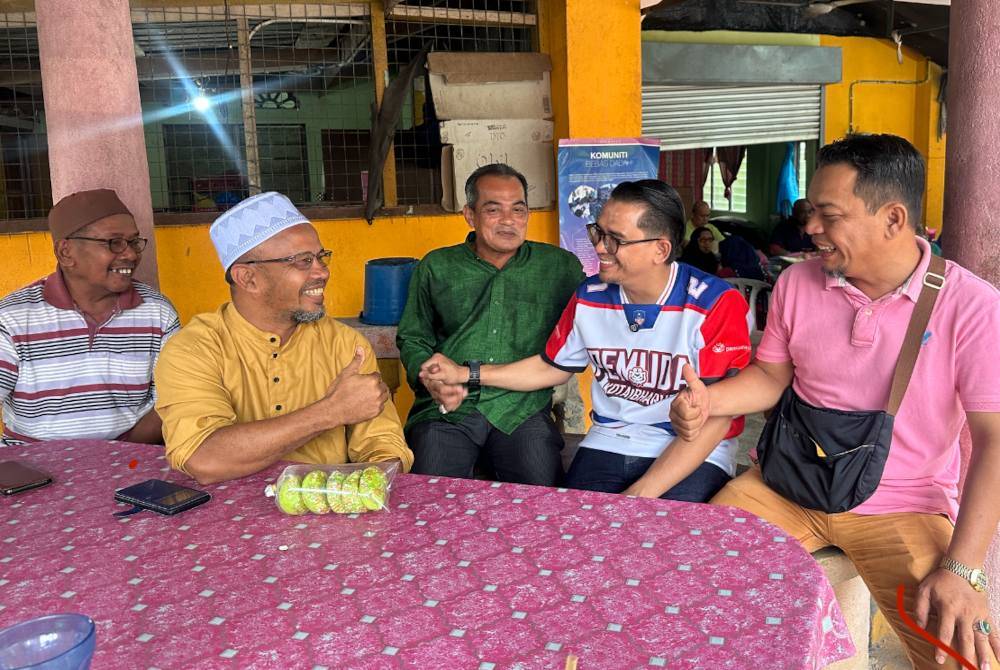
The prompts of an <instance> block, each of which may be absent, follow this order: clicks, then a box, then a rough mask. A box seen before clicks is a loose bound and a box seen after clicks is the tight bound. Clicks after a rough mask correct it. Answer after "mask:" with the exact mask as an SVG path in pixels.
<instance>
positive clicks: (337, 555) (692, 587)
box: [0, 441, 854, 670]
mask: <svg viewBox="0 0 1000 670" xmlns="http://www.w3.org/2000/svg"><path fill="white" fill-rule="evenodd" d="M11 459H16V460H21V461H25V462H29V463H32V464H34V465H35V466H37V467H40V468H43V469H46V470H48V471H49V472H51V473H52V474H53V475H54V478H55V483H54V484H52V485H50V486H47V487H45V488H41V489H37V490H34V491H30V492H26V493H22V494H18V495H16V496H13V497H10V498H5V499H3V500H0V627H3V626H7V625H11V624H13V623H16V622H19V621H23V620H26V619H29V618H32V617H35V616H39V615H42V614H47V613H54V612H82V613H85V614H88V615H90V616H91V617H93V619H94V620H95V622H96V623H97V629H98V631H97V652H96V654H95V656H94V665H93V667H94V668H96V669H98V670H99V669H101V668H117V667H129V668H140V667H142V668H145V667H157V668H182V667H184V668H186V667H233V668H247V667H258V668H267V667H288V668H315V667H327V668H372V669H374V668H403V667H408V668H431V669H434V668H472V669H476V668H481V669H484V670H488V669H490V668H494V669H497V670H499V669H500V668H515V667H516V668H563V667H564V664H565V660H566V657H567V655H568V654H574V655H576V656H577V657H579V659H580V660H579V667H580V668H584V669H598V668H600V669H604V668H646V667H653V668H656V667H670V668H713V669H714V668H760V669H763V668H767V669H768V670H772V669H775V668H820V667H823V666H824V665H826V664H827V663H830V662H832V661H835V660H838V659H841V658H845V657H848V656H850V655H852V654H853V653H854V650H853V645H852V643H851V641H850V637H849V635H848V632H847V629H846V626H845V625H844V622H843V620H842V618H841V615H840V611H839V609H838V607H837V603H836V600H835V598H834V595H833V590H832V589H831V587H830V585H829V583H828V582H827V580H826V578H825V576H824V575H823V572H822V570H821V569H820V568H819V566H818V565H817V564H816V563H815V562H814V561H813V560H812V558H811V557H810V556H809V555H808V554H807V553H805V552H804V551H803V550H802V548H801V547H800V546H799V545H798V544H797V543H796V542H795V541H794V540H792V539H791V538H788V537H786V536H785V535H784V533H782V532H781V531H779V530H778V529H776V528H775V527H773V526H771V525H768V524H766V523H764V522H762V521H761V520H760V519H757V518H756V517H753V516H750V515H747V514H745V513H743V512H741V511H740V510H737V509H733V508H722V507H712V506H708V505H692V504H687V503H675V502H669V501H662V500H645V499H635V498H628V497H624V496H618V495H609V494H603V493H592V492H584V491H574V490H566V489H551V488H544V487H535V486H522V485H515V484H499V483H491V482H484V481H469V480H458V479H448V478H444V477H442V478H429V477H422V476H417V475H402V476H400V477H398V478H397V479H396V480H395V484H394V488H393V490H392V496H391V500H390V510H389V511H386V512H377V513H369V514H361V515H351V516H341V515H336V514H329V515H324V516H312V515H310V516H299V517H289V516H285V515H283V514H281V513H280V512H279V511H278V510H277V508H276V507H275V504H274V500H273V499H269V498H265V497H264V495H263V491H264V488H265V485H266V484H267V483H268V482H272V481H274V480H275V479H276V478H277V475H278V474H279V473H280V472H281V469H282V466H280V465H276V466H274V467H272V468H270V469H268V470H266V471H265V472H262V473H259V474H257V475H254V476H251V477H247V478H245V479H241V480H238V481H234V482H229V483H226V484H221V485H213V486H206V487H201V488H204V489H205V490H207V491H208V492H210V493H211V494H212V500H211V501H210V502H209V503H207V504H205V505H202V506H200V507H196V508H194V509H191V510H188V511H186V512H183V513H181V514H179V515H177V516H173V517H167V516H160V515H157V514H155V513H153V512H142V513H140V514H137V515H134V516H129V517H123V518H116V517H114V516H113V513H115V512H118V511H122V510H123V509H124V506H119V505H117V504H116V503H115V502H114V501H113V493H114V490H115V489H116V488H121V487H124V486H127V485H130V484H133V483H137V482H140V481H143V480H145V479H148V478H150V477H159V478H163V479H168V480H170V481H176V482H178V483H183V484H186V485H189V486H196V487H197V485H196V484H195V483H194V482H193V481H192V480H190V479H188V478H187V477H185V476H183V475H181V474H179V473H176V472H170V471H169V470H168V469H167V468H166V463H165V461H164V460H163V453H162V449H157V448H154V447H149V446H145V445H135V444H126V443H109V442H97V441H74V442H53V443H48V444H38V445H29V446H24V447H7V448H0V460H11ZM130 465H131V466H133V467H130Z"/></svg>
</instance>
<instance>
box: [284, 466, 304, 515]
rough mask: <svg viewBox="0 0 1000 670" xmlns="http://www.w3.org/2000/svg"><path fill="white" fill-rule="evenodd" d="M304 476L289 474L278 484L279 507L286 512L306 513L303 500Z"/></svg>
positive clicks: (293, 513)
mask: <svg viewBox="0 0 1000 670" xmlns="http://www.w3.org/2000/svg"><path fill="white" fill-rule="evenodd" d="M301 488H302V478H301V477H299V476H298V475H287V476H286V477H284V478H283V479H282V480H281V484H279V485H278V507H279V508H281V511H282V512H284V513H285V514H291V515H292V516H299V515H300V514H305V513H306V506H305V504H304V503H303V502H302V491H301V490H300V489H301Z"/></svg>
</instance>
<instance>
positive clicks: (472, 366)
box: [465, 361, 479, 391]
mask: <svg viewBox="0 0 1000 670" xmlns="http://www.w3.org/2000/svg"><path fill="white" fill-rule="evenodd" d="M465 364H466V365H467V366H468V368H469V381H467V382H466V383H465V385H466V386H468V387H469V390H470V391H474V390H476V389H478V388H479V361H465Z"/></svg>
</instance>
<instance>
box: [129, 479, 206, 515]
mask: <svg viewBox="0 0 1000 670" xmlns="http://www.w3.org/2000/svg"><path fill="white" fill-rule="evenodd" d="M211 498H212V496H210V495H209V494H207V493H205V492H204V491H199V490H197V489H192V488H188V487H187V486H181V485H180V484H174V483H172V482H165V481H163V480H162V479H147V480H146V481H144V482H142V483H139V484H134V485H133V486H129V487H126V488H123V489H119V490H117V491H115V500H117V501H118V502H123V503H128V504H130V505H134V506H136V507H140V508H142V509H149V510H153V511H154V512H159V513H160V514H177V513H178V512H183V511H184V510H187V509H191V508H192V507H196V506H198V505H200V504H202V503H206V502H208V501H209V500H211Z"/></svg>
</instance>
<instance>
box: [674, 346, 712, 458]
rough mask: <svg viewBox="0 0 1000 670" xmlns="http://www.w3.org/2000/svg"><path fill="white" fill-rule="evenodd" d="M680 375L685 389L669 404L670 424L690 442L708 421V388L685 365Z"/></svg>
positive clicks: (692, 370) (691, 368)
mask: <svg viewBox="0 0 1000 670" xmlns="http://www.w3.org/2000/svg"><path fill="white" fill-rule="evenodd" d="M681 374H682V375H684V382H685V383H686V384H687V388H684V389H682V390H681V392H680V393H678V394H677V396H676V397H675V398H674V401H673V402H672V403H671V404H670V423H671V424H672V425H673V428H674V430H675V431H676V432H677V434H678V435H680V436H681V438H682V439H685V440H688V441H691V440H693V439H695V438H696V437H698V434H699V433H700V432H701V429H702V427H703V426H704V425H705V422H706V421H708V417H709V409H710V407H709V404H710V399H709V395H708V387H706V386H705V383H704V382H703V381H701V379H699V377H698V375H697V374H695V371H694V368H693V367H691V366H690V365H688V364H685V365H684V368H683V370H681Z"/></svg>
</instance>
